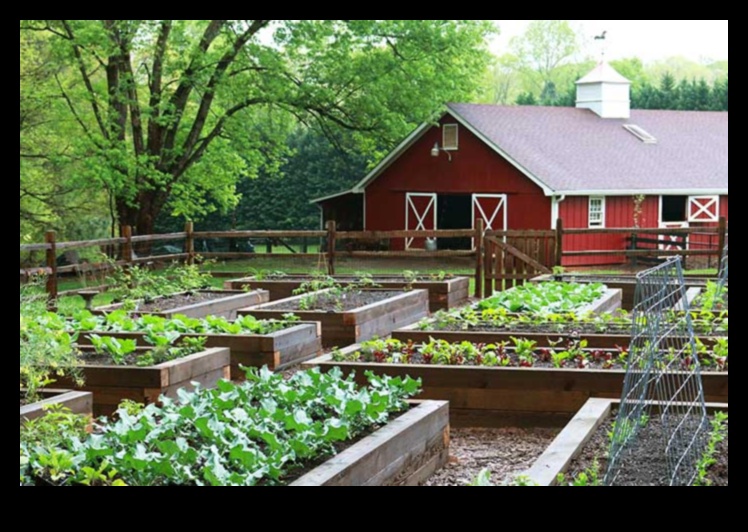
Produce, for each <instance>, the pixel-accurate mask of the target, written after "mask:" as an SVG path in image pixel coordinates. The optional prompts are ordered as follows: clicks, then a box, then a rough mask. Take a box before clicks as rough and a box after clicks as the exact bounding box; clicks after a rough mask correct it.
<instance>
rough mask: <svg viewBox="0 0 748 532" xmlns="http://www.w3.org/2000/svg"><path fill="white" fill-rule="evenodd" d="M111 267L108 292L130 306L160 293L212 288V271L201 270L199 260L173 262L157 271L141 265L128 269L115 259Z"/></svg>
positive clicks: (160, 294)
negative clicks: (193, 262) (118, 263)
mask: <svg viewBox="0 0 748 532" xmlns="http://www.w3.org/2000/svg"><path fill="white" fill-rule="evenodd" d="M111 268H112V274H111V276H110V278H109V279H108V284H109V288H108V290H107V292H108V293H109V294H111V295H112V296H113V297H114V300H115V301H122V302H125V303H126V304H127V308H129V309H132V308H133V307H134V305H135V302H136V301H140V300H143V301H145V302H150V301H153V300H154V299H155V298H157V297H162V296H168V295H171V294H176V293H179V292H194V291H196V290H200V289H203V288H209V287H210V282H211V280H212V276H211V274H210V272H208V271H202V270H201V269H200V266H199V265H198V264H197V263H196V264H191V265H184V264H178V263H173V264H171V265H170V266H169V267H167V268H166V269H165V270H162V271H158V272H157V271H153V270H150V269H148V268H146V267H143V266H138V265H135V266H129V267H128V268H126V269H125V268H122V267H121V266H119V265H117V264H116V263H114V262H112V266H111Z"/></svg>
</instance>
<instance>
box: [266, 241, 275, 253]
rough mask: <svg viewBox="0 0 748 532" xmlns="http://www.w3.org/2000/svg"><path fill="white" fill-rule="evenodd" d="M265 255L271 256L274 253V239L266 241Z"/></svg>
mask: <svg viewBox="0 0 748 532" xmlns="http://www.w3.org/2000/svg"><path fill="white" fill-rule="evenodd" d="M265 253H269V254H272V253H273V239H272V238H266V239H265Z"/></svg>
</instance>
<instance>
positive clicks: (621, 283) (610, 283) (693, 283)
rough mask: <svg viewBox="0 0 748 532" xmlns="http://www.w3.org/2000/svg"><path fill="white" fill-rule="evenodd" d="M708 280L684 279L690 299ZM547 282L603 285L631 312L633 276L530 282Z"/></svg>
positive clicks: (552, 277) (546, 277) (542, 277)
mask: <svg viewBox="0 0 748 532" xmlns="http://www.w3.org/2000/svg"><path fill="white" fill-rule="evenodd" d="M709 280H710V279H708V278H706V277H688V276H686V277H685V281H686V286H687V287H688V288H694V289H696V290H695V291H691V297H692V298H693V297H695V295H696V294H698V293H699V292H700V289H703V288H704V287H706V283H707V282H708V281H709ZM547 281H564V282H568V283H603V284H605V285H606V286H607V287H608V288H616V289H620V290H621V308H623V309H624V310H633V308H634V302H635V300H636V276H635V275H583V274H580V275H566V274H565V275H561V276H558V275H540V276H538V277H534V278H533V279H531V280H530V282H532V283H543V282H547Z"/></svg>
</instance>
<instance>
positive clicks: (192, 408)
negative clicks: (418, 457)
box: [21, 368, 420, 486]
mask: <svg viewBox="0 0 748 532" xmlns="http://www.w3.org/2000/svg"><path fill="white" fill-rule="evenodd" d="M367 379H368V382H369V384H368V386H367V387H365V388H360V387H359V386H358V385H356V383H355V381H354V377H353V376H352V375H351V376H348V377H345V378H344V377H343V376H342V373H341V372H340V371H331V372H329V373H325V374H323V373H321V372H320V371H319V370H316V369H315V370H311V371H307V372H299V373H296V374H295V375H293V376H292V377H291V378H290V379H288V380H286V379H285V378H284V377H283V376H282V375H277V374H274V373H272V372H270V371H269V370H267V369H266V368H263V369H261V370H255V369H252V370H247V381H246V382H244V383H241V384H237V383H231V382H227V381H221V382H220V383H219V385H218V388H217V389H215V390H203V389H198V390H196V391H194V392H186V391H180V392H179V399H178V400H172V399H168V398H162V405H161V406H157V405H149V406H147V407H145V408H144V409H143V410H141V411H139V412H136V413H134V414H133V413H132V412H131V411H129V410H127V409H120V410H119V411H118V412H117V419H116V420H115V421H105V422H103V424H102V425H100V426H99V427H98V434H96V435H93V436H89V437H87V438H85V439H78V438H66V439H65V440H63V441H61V442H59V445H58V446H57V447H55V448H54V449H52V450H49V449H42V448H39V447H33V446H31V447H30V446H25V447H23V446H22V450H21V458H22V460H21V478H22V481H23V480H24V472H25V479H26V482H33V481H39V480H43V481H47V482H50V483H53V484H55V485H81V484H84V483H85V482H86V481H87V480H88V479H94V480H95V481H96V482H103V481H104V480H106V481H111V482H112V483H113V482H114V481H115V480H121V481H122V482H124V483H126V484H128V485H144V486H151V485H257V484H265V485H268V484H270V485H272V484H282V483H284V482H286V481H287V480H288V479H289V478H292V476H293V475H294V474H295V473H296V472H297V471H299V470H301V469H302V468H303V467H305V466H307V465H309V464H310V463H315V462H318V461H319V460H321V459H323V458H324V457H327V456H330V455H332V454H334V453H335V452H336V448H337V446H338V445H339V444H340V442H344V441H348V440H352V439H355V438H356V437H358V436H360V435H362V434H363V433H365V432H366V431H368V430H373V429H375V428H377V427H378V426H380V425H382V424H384V423H386V422H387V421H388V420H389V419H390V418H391V417H392V416H393V415H395V414H397V413H399V412H402V411H403V410H404V409H406V408H407V406H406V403H405V399H406V398H408V397H411V396H413V395H414V394H416V393H417V392H418V391H419V388H420V383H419V382H418V381H414V380H412V379H408V378H405V379H401V378H396V379H394V378H389V377H377V376H375V375H372V374H367ZM24 459H25V460H26V463H25V465H24ZM85 468H88V469H85ZM111 471H115V472H116V473H114V474H112V473H110V472H111ZM102 477H103V479H102Z"/></svg>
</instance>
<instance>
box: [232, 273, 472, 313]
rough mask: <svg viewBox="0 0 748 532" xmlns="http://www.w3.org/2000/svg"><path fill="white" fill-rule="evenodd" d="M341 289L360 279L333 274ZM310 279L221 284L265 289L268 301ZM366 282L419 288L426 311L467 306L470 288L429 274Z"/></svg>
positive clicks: (464, 279)
mask: <svg viewBox="0 0 748 532" xmlns="http://www.w3.org/2000/svg"><path fill="white" fill-rule="evenodd" d="M332 278H333V279H335V281H336V282H337V283H338V284H339V285H341V286H348V285H351V284H356V282H358V281H359V280H360V276H356V275H334V276H333V277H332ZM313 279H314V277H313V276H311V275H307V274H296V273H289V274H287V275H284V276H282V277H281V276H278V277H272V276H269V277H263V278H262V279H257V278H256V277H244V278H241V279H232V280H229V281H225V282H224V285H223V286H224V288H226V289H230V290H243V289H245V288H246V287H250V288H251V289H252V290H256V289H261V290H267V291H268V292H269V293H270V301H277V300H279V299H286V298H289V297H293V296H294V295H295V294H294V291H295V290H298V289H299V287H300V286H301V285H302V284H304V283H308V282H309V281H312V280H313ZM370 280H371V281H372V282H374V283H376V284H377V285H379V286H380V287H382V288H386V289H388V290H403V289H423V290H428V291H429V310H430V311H431V312H436V311H438V310H449V309H453V308H457V307H460V306H462V305H464V304H465V303H467V301H468V296H469V293H468V291H469V289H470V279H469V278H467V277H450V276H447V277H445V278H443V279H440V278H439V277H438V276H436V277H432V276H429V275H422V276H416V277H415V279H408V278H406V277H404V276H402V275H373V276H371V278H370Z"/></svg>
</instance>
